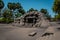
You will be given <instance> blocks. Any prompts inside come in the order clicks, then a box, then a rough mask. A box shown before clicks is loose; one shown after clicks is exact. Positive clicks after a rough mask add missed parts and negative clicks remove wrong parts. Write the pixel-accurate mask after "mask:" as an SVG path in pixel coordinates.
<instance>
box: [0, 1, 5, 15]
mask: <svg viewBox="0 0 60 40" xmlns="http://www.w3.org/2000/svg"><path fill="white" fill-rule="evenodd" d="M3 7H4V2H3V1H2V0H0V16H1V9H2V8H3Z"/></svg>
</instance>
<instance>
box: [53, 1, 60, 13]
mask: <svg viewBox="0 0 60 40" xmlns="http://www.w3.org/2000/svg"><path fill="white" fill-rule="evenodd" d="M52 10H53V11H54V12H55V13H58V14H59V13H60V1H59V0H55V1H54V4H53V7H52Z"/></svg>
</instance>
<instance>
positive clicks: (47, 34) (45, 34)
mask: <svg viewBox="0 0 60 40" xmlns="http://www.w3.org/2000/svg"><path fill="white" fill-rule="evenodd" d="M53 34H54V33H44V34H43V35H42V37H44V36H49V35H53Z"/></svg>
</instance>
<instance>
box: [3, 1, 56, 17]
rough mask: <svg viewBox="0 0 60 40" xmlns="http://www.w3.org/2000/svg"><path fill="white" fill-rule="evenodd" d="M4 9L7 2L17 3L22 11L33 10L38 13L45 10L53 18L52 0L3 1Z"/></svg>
mask: <svg viewBox="0 0 60 40" xmlns="http://www.w3.org/2000/svg"><path fill="white" fill-rule="evenodd" d="M3 2H4V4H5V7H7V4H8V2H15V3H17V2H19V3H21V5H22V6H23V8H24V10H26V11H27V10H29V9H30V8H34V9H37V10H39V11H40V9H42V8H44V9H47V10H48V12H49V14H50V15H51V16H52V17H54V15H55V14H54V12H53V11H52V6H53V2H54V0H3Z"/></svg>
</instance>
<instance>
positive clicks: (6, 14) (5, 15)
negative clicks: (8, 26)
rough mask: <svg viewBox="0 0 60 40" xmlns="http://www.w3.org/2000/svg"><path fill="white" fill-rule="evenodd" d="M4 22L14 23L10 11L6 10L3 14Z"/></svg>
mask: <svg viewBox="0 0 60 40" xmlns="http://www.w3.org/2000/svg"><path fill="white" fill-rule="evenodd" d="M2 20H3V22H4V23H10V22H12V21H13V19H12V12H11V11H10V10H5V11H4V13H3V19H2Z"/></svg>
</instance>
